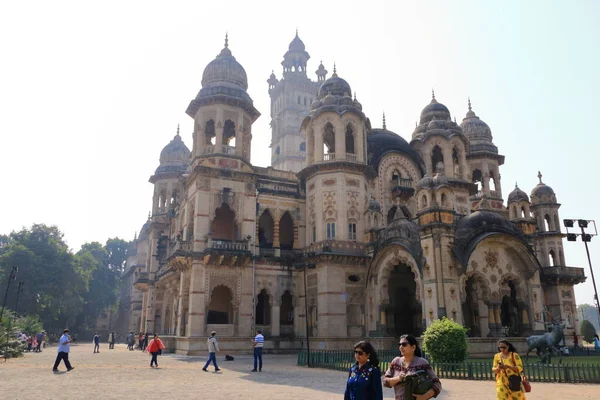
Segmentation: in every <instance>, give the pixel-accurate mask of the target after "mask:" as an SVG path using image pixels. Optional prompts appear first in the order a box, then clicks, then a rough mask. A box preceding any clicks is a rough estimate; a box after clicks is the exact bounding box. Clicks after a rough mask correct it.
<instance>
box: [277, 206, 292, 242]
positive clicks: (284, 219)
mask: <svg viewBox="0 0 600 400" xmlns="http://www.w3.org/2000/svg"><path fill="white" fill-rule="evenodd" d="M279 246H280V248H281V250H293V249H294V219H293V218H292V216H291V214H290V212H289V211H286V212H285V213H283V215H282V216H281V219H280V220H279Z"/></svg>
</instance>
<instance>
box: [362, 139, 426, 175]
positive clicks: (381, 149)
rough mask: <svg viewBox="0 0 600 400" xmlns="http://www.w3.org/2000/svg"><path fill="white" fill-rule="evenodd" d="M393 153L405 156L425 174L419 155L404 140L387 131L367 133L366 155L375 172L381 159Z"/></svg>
mask: <svg viewBox="0 0 600 400" xmlns="http://www.w3.org/2000/svg"><path fill="white" fill-rule="evenodd" d="M394 151H397V152H400V153H404V154H405V155H407V156H408V157H409V158H410V159H411V160H412V161H413V162H414V163H415V164H416V165H417V167H418V168H419V170H420V172H421V173H422V174H424V173H425V167H424V166H423V161H422V160H421V157H420V156H419V153H417V152H416V150H415V149H413V148H412V147H411V145H410V144H408V142H407V141H406V140H404V138H402V137H401V136H399V135H397V134H395V133H394V132H392V131H388V130H387V129H372V130H371V131H370V132H369V135H368V136H367V154H369V164H370V165H371V166H373V168H375V170H376V171H377V170H378V169H379V163H380V162H381V160H382V159H383V157H384V156H385V155H386V154H387V153H390V152H394Z"/></svg>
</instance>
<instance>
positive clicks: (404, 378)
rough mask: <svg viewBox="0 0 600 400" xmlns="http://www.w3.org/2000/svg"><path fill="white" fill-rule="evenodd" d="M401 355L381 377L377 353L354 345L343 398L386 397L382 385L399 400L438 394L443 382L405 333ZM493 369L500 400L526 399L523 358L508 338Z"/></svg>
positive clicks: (365, 344) (369, 346)
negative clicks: (351, 363) (390, 390)
mask: <svg viewBox="0 0 600 400" xmlns="http://www.w3.org/2000/svg"><path fill="white" fill-rule="evenodd" d="M398 347H399V349H400V354H401V356H400V357H396V358H394V359H393V360H392V361H391V363H390V365H389V368H388V369H387V371H386V372H385V374H384V375H383V377H382V376H381V371H380V369H379V358H378V357H377V352H376V351H375V348H374V347H373V345H372V344H371V343H369V342H368V341H360V342H358V343H356V344H355V345H354V359H355V361H356V362H355V363H354V364H353V365H352V367H351V368H350V371H349V374H348V381H347V382H346V391H345V392H344V400H383V386H385V387H387V388H393V389H394V398H395V399H396V400H407V399H415V400H427V399H430V398H432V397H437V395H438V394H440V392H441V391H442V384H441V382H440V380H439V379H438V377H437V376H436V374H435V372H434V371H433V368H431V365H430V364H429V362H428V361H427V360H426V359H424V358H422V353H421V349H420V348H419V344H418V342H417V339H416V338H415V337H414V336H412V335H403V336H401V337H400V341H399V342H398ZM492 371H493V372H494V373H495V375H496V399H497V400H525V387H524V385H525V384H526V383H527V381H526V378H525V376H524V375H523V374H524V369H523V362H522V361H521V357H520V356H519V355H518V354H517V351H516V349H515V347H514V346H513V345H512V343H510V342H509V341H507V340H500V341H499V342H498V353H497V354H496V355H494V361H493V364H492Z"/></svg>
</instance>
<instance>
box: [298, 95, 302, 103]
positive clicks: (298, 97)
mask: <svg viewBox="0 0 600 400" xmlns="http://www.w3.org/2000/svg"><path fill="white" fill-rule="evenodd" d="M298 104H302V103H301V101H300V96H298Z"/></svg>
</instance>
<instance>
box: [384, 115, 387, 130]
mask: <svg viewBox="0 0 600 400" xmlns="http://www.w3.org/2000/svg"><path fill="white" fill-rule="evenodd" d="M383 129H384V130H387V128H386V126H385V111H384V112H383Z"/></svg>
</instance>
